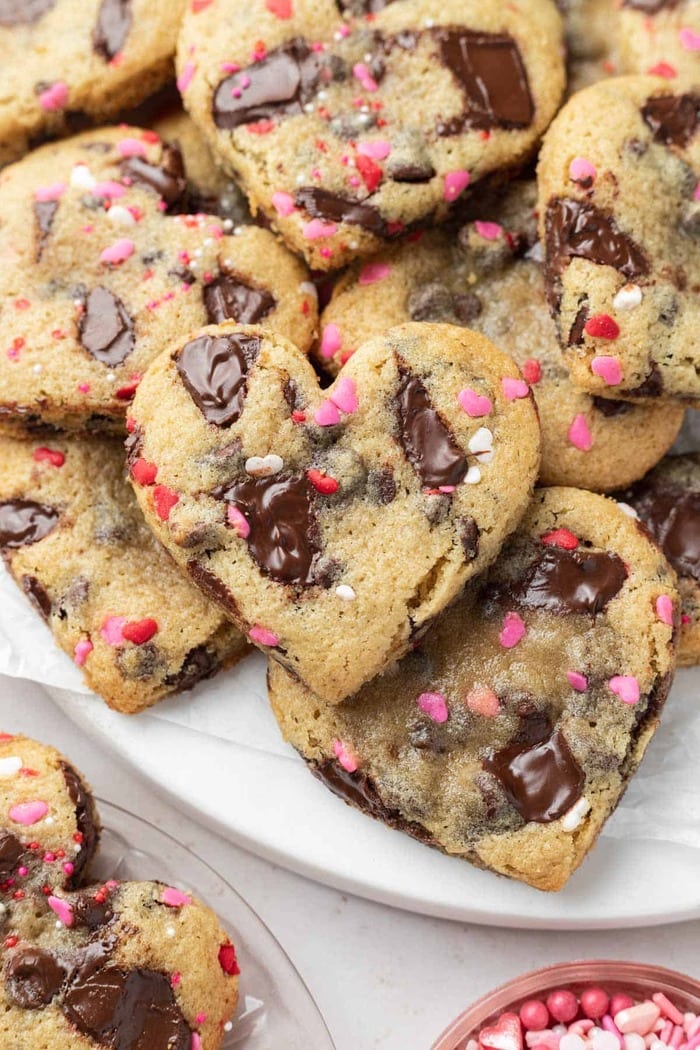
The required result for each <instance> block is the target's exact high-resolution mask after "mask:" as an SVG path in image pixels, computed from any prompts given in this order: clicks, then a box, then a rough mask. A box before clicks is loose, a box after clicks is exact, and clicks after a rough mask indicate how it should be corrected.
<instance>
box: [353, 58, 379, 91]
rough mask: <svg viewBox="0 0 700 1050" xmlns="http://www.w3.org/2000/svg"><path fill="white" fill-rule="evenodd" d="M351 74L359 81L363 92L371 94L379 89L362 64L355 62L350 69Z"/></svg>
mask: <svg viewBox="0 0 700 1050" xmlns="http://www.w3.org/2000/svg"><path fill="white" fill-rule="evenodd" d="M352 74H353V76H354V77H355V78H356V79H357V80H359V81H360V83H361V84H362V87H363V88H364V89H365V91H369V92H372V91H377V90H378V89H379V85H378V84H377V81H376V80H375V79H374V77H373V76H372V74H371V73H370V71H369V69H368V68H367V66H366V65H365V64H364V62H357V63H356V64H355V65H354V66H353V67H352Z"/></svg>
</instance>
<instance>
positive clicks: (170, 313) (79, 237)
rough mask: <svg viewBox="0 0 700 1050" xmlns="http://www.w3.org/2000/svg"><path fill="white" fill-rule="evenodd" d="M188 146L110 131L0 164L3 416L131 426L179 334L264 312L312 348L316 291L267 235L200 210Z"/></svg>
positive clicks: (18, 421)
mask: <svg viewBox="0 0 700 1050" xmlns="http://www.w3.org/2000/svg"><path fill="white" fill-rule="evenodd" d="M189 207H190V205H189V201H188V187H187V178H186V171H185V167H184V164H183V162H182V156H181V154H180V152H179V150H177V149H176V148H174V147H172V146H170V145H168V144H167V143H164V142H162V141H161V140H160V138H159V137H158V136H157V135H156V134H155V133H154V132H152V131H145V130H142V129H139V128H130V127H123V128H103V129H100V130H98V131H93V132H88V133H86V134H85V135H80V136H77V137H76V138H74V139H70V140H68V141H66V142H60V143H55V144H51V145H47V146H44V147H42V149H40V150H37V151H36V152H34V153H32V154H31V155H30V156H28V157H26V158H25V159H24V160H22V161H20V162H19V163H18V164H15V165H12V166H11V167H9V168H6V169H5V170H4V171H3V172H0V331H2V342H1V343H0V422H2V423H3V424H4V425H5V427H6V428H7V427H15V428H16V429H17V428H22V429H26V428H28V427H32V426H36V425H40V424H52V425H54V426H58V427H62V428H68V429H111V430H115V431H118V432H122V433H123V428H124V417H125V414H126V410H127V407H128V404H129V401H130V400H131V398H132V397H133V394H134V390H135V389H136V386H137V385H138V382H139V380H140V378H141V376H142V374H143V372H144V371H145V369H146V367H147V366H148V364H150V362H151V361H152V360H153V359H154V357H156V356H157V354H159V353H160V352H161V351H162V350H163V349H164V348H165V347H166V346H168V344H169V343H170V342H171V341H172V340H173V339H174V338H176V337H177V335H178V334H179V333H180V332H183V331H188V330H189V329H190V328H192V327H196V326H197V325H199V324H206V323H207V322H209V323H218V322H219V321H221V320H224V319H226V318H233V319H234V320H237V321H240V322H242V323H251V322H258V321H263V320H264V322H265V324H266V325H268V326H269V327H271V328H272V329H274V330H277V331H281V332H283V333H284V334H285V335H287V336H288V337H289V338H291V339H294V340H295V341H296V342H297V344H298V345H299V346H300V347H301V348H302V349H305V348H307V347H308V346H309V345H310V343H311V340H312V338H313V335H314V332H315V326H316V294H315V289H314V287H313V285H311V284H310V283H309V278H308V273H307V271H306V269H305V267H304V266H303V265H302V264H301V263H300V262H299V261H298V260H297V259H295V258H294V257H293V256H292V255H291V254H290V253H289V252H287V251H286V249H285V248H283V247H282V245H281V244H279V243H278V242H277V240H276V239H275V237H274V236H273V235H272V234H271V233H270V232H269V231H268V230H262V229H258V228H256V227H252V226H250V227H241V228H239V227H236V232H235V234H234V233H231V234H229V233H227V231H231V230H232V229H233V226H232V223H231V221H230V220H222V219H219V218H217V217H214V216H208V215H205V214H201V213H199V214H189V213H188V211H189Z"/></svg>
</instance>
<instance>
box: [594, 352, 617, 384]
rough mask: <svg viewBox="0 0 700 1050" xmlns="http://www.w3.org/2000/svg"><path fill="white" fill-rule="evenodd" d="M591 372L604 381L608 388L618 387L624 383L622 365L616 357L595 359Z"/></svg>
mask: <svg viewBox="0 0 700 1050" xmlns="http://www.w3.org/2000/svg"><path fill="white" fill-rule="evenodd" d="M591 372H592V373H593V375H594V376H600V378H601V379H604V380H605V382H606V383H607V385H608V386H618V385H619V384H620V383H621V382H622V365H621V364H620V362H619V361H618V359H617V358H616V357H607V356H602V357H594V358H593V360H592V361H591Z"/></svg>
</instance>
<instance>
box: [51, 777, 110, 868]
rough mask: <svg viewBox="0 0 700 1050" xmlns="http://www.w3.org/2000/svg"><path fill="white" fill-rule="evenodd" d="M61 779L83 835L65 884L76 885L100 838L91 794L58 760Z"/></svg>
mask: <svg viewBox="0 0 700 1050" xmlns="http://www.w3.org/2000/svg"><path fill="white" fill-rule="evenodd" d="M59 766H60V769H61V772H62V773H63V780H64V783H65V785H66V789H67V791H68V795H69V797H70V800H71V802H72V803H73V805H74V807H75V819H76V823H77V827H78V831H79V832H80V834H81V835H82V836H83V839H82V843H81V849H80V852H79V853H76V854H75V856H74V858H73V872H72V873H71V875H70V876H69V878H68V880H67V882H66V885H67V886H69V887H70V886H77V885H78V884H79V883H80V880H81V878H82V875H83V873H84V872H85V871H86V870H87V868H88V867H89V865H90V862H91V861H92V858H93V856H94V855H95V851H96V849H97V844H98V842H99V839H100V830H99V824H98V821H97V812H96V810H95V804H94V802H93V800H92V795H90V793H89V792H88V790H87V788H86V787H85V785H84V783H83V781H82V779H81V777H80V776H79V774H78V773H77V771H76V770H75V769H74V768H73V766H71V765H70V763H68V762H64V761H61V762H59Z"/></svg>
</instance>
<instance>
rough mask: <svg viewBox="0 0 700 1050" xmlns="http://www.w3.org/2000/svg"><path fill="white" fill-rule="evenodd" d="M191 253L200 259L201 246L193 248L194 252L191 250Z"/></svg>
mask: <svg viewBox="0 0 700 1050" xmlns="http://www.w3.org/2000/svg"><path fill="white" fill-rule="evenodd" d="M192 254H193V255H194V256H195V257H196V258H197V259H201V258H202V249H201V248H195V250H194V252H193V253H192Z"/></svg>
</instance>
